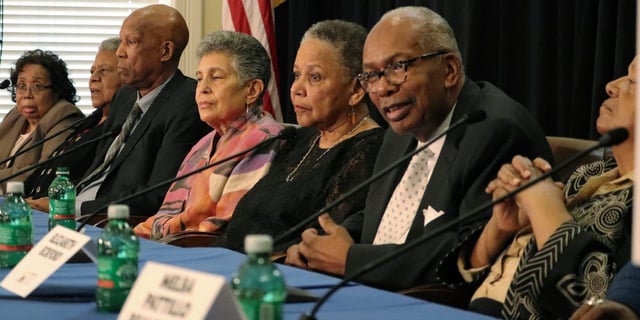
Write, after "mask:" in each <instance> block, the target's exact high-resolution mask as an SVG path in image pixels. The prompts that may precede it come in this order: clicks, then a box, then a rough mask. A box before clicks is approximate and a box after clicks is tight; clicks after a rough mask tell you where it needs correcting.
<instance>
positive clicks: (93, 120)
mask: <svg viewBox="0 0 640 320" xmlns="http://www.w3.org/2000/svg"><path fill="white" fill-rule="evenodd" d="M5 81H8V80H5ZM0 89H2V83H0ZM101 118H102V109H96V111H94V112H93V113H91V114H90V115H89V116H88V117H86V118H82V119H80V120H78V121H76V122H74V123H72V124H71V125H70V126H69V127H67V128H66V129H62V130H60V131H58V132H56V133H54V134H52V135H50V136H48V137H46V138H44V139H42V140H40V141H38V142H36V143H34V144H33V145H31V146H29V147H28V148H24V149H22V150H20V151H18V152H16V153H14V154H13V155H12V156H10V157H7V158H6V159H4V160H2V161H0V165H2V164H4V163H7V162H9V161H13V160H14V159H15V158H17V157H18V156H20V155H22V154H24V153H25V152H28V151H30V150H32V149H34V148H36V147H39V146H41V145H43V144H44V143H45V142H47V141H49V140H51V139H53V138H55V137H57V136H59V135H61V134H63V133H64V132H66V131H67V130H69V129H74V128H76V131H81V130H84V129H87V128H90V127H93V126H94V125H95V124H97V123H98V122H99V121H100V119H101ZM65 142H66V141H65ZM63 144H64V143H63ZM56 150H57V149H56Z"/></svg>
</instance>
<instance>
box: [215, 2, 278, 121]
mask: <svg viewBox="0 0 640 320" xmlns="http://www.w3.org/2000/svg"><path fill="white" fill-rule="evenodd" d="M273 2H274V3H273V6H272V2H271V0H225V1H224V2H223V3H222V29H223V30H231V31H238V32H243V33H246V34H249V35H252V36H254V37H255V38H256V39H258V40H259V41H260V43H262V45H263V46H264V47H265V49H267V52H268V53H269V57H270V58H271V81H269V84H268V85H267V92H265V95H264V102H263V108H264V110H265V111H267V112H269V113H271V114H272V115H273V116H274V118H275V119H276V120H277V121H282V111H281V109H280V96H279V94H278V83H280V81H279V80H280V79H279V75H278V63H277V62H278V56H277V55H276V36H275V28H274V21H273V7H274V6H276V5H278V4H280V3H282V2H284V1H283V0H274V1H273Z"/></svg>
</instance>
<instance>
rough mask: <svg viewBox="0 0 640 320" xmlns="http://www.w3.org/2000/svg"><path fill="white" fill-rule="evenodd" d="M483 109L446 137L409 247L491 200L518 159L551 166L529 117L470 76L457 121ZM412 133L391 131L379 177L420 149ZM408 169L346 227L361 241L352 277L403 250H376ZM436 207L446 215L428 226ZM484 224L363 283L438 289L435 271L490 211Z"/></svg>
mask: <svg viewBox="0 0 640 320" xmlns="http://www.w3.org/2000/svg"><path fill="white" fill-rule="evenodd" d="M476 109H482V110H485V112H486V114H487V118H486V119H485V120H483V121H481V122H478V123H475V124H471V125H468V126H462V127H459V128H458V129H455V130H453V131H451V132H450V133H449V134H447V136H446V138H445V143H444V145H443V147H442V151H441V154H440V156H439V158H438V160H437V162H436V165H435V167H434V170H433V173H432V176H431V179H430V181H429V185H428V186H427V190H428V191H429V192H428V193H425V195H424V196H423V198H422V201H421V204H420V207H419V208H418V212H417V213H416V216H415V219H414V221H413V224H412V227H411V230H410V232H409V235H408V237H407V242H409V241H411V240H412V239H415V238H417V237H419V236H420V235H422V234H423V233H425V232H428V231H429V230H432V229H434V228H437V227H439V226H441V225H442V224H444V223H447V222H449V221H451V220H453V219H456V218H458V217H459V216H465V215H466V214H468V213H469V212H471V211H472V210H474V209H475V208H477V207H479V206H480V205H482V204H484V203H485V202H487V201H490V200H491V198H490V195H488V194H486V193H485V192H484V189H485V188H486V186H487V184H488V183H489V181H491V180H492V179H494V178H495V177H496V174H497V172H498V170H499V169H500V167H501V166H502V164H504V163H507V162H510V161H511V159H512V157H513V156H514V155H516V154H521V155H525V156H528V157H536V156H541V157H544V158H545V159H549V160H550V161H553V157H552V154H551V150H550V148H549V145H548V144H547V141H546V138H545V135H544V134H543V132H542V130H541V129H540V127H539V126H538V124H537V123H536V122H535V120H534V119H533V118H532V117H531V115H530V114H529V113H528V111H527V110H526V109H525V108H524V107H523V106H522V105H520V104H519V103H517V102H516V101H514V100H513V99H511V98H509V97H508V96H507V95H506V94H505V93H503V92H502V91H500V89H498V88H497V87H495V86H493V85H492V84H490V83H486V82H478V83H475V82H472V81H471V79H469V78H467V79H466V82H465V85H464V87H463V89H462V92H461V93H460V96H459V98H458V102H457V104H456V108H455V111H454V114H453V117H452V120H451V123H453V122H455V121H457V120H458V119H460V117H461V116H462V115H463V114H465V113H467V112H470V111H472V110H476ZM416 143H417V141H416V139H415V138H414V137H413V136H411V135H402V136H400V135H397V134H395V133H394V132H393V131H392V130H391V129H388V130H387V133H386V136H385V139H384V142H383V144H382V147H381V149H380V153H379V154H378V158H377V160H376V167H375V169H374V172H376V171H379V170H381V169H383V168H385V167H387V166H388V165H390V164H391V163H393V162H395V161H396V160H397V159H398V158H400V157H401V156H402V155H404V154H406V153H408V152H410V151H412V150H414V149H415V147H416ZM406 166H407V164H405V165H404V166H400V168H397V169H395V170H392V171H391V172H389V173H388V174H387V175H386V176H384V177H383V178H381V179H379V180H378V181H377V182H375V183H373V184H372V185H371V187H370V189H369V193H368V196H367V200H366V205H365V209H364V211H363V212H361V213H360V214H357V215H354V216H352V218H350V219H348V220H346V221H345V222H344V223H343V226H345V227H346V228H347V229H348V230H349V232H350V233H351V235H352V236H353V237H354V239H355V240H356V241H358V239H359V242H358V243H356V244H354V245H353V246H351V248H350V249H349V252H348V255H347V264H346V274H347V275H349V274H350V273H353V272H355V271H357V270H358V269H359V268H361V267H362V266H363V265H365V264H367V263H369V262H371V261H373V260H375V259H377V258H379V257H380V256H382V255H384V254H387V253H388V252H392V251H394V250H396V247H398V245H375V246H374V245H372V244H371V243H372V242H373V239H374V238H375V235H376V232H377V230H378V225H379V223H380V220H381V219H382V215H383V213H384V211H385V208H386V206H387V202H388V201H389V199H390V198H391V195H392V193H393V191H394V189H395V186H396V185H397V184H398V182H399V181H400V179H401V178H402V175H403V173H404V171H405V169H406ZM429 206H431V207H432V208H434V209H435V210H436V211H440V210H441V211H444V213H445V214H443V215H442V216H440V217H438V218H436V219H435V220H433V221H432V222H431V223H429V224H428V225H427V226H426V227H424V216H423V213H422V210H423V209H426V208H428V207H429ZM483 215H484V218H483V219H481V221H480V222H475V223H462V224H460V225H458V226H457V227H455V228H451V229H449V230H447V231H446V232H444V233H442V234H441V235H438V236H436V237H434V238H432V239H431V240H429V241H426V242H425V243H423V244H421V245H420V246H418V247H417V248H414V249H412V250H410V251H409V253H408V254H406V255H403V256H402V257H400V258H395V259H393V261H391V262H389V263H387V264H385V265H383V266H381V267H379V268H377V269H374V270H373V271H371V272H368V273H366V274H365V275H364V276H361V277H359V278H357V280H358V281H361V282H364V283H367V284H371V285H375V286H379V287H383V288H388V289H401V288H408V287H411V286H414V285H417V284H423V283H436V275H435V269H436V267H437V265H438V263H439V261H440V259H442V258H443V257H444V256H445V254H446V253H447V252H448V251H450V250H451V249H453V248H454V247H455V245H456V244H457V243H458V242H459V241H460V240H461V239H463V238H465V237H466V235H467V234H468V233H469V232H471V231H472V230H473V229H474V228H475V227H478V226H479V225H481V224H484V223H486V221H487V219H488V218H489V216H490V215H491V210H487V211H486V212H484V213H483Z"/></svg>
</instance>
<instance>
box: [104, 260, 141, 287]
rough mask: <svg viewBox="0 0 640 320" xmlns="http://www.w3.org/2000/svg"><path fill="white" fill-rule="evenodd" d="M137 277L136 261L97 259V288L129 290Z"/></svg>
mask: <svg viewBox="0 0 640 320" xmlns="http://www.w3.org/2000/svg"><path fill="white" fill-rule="evenodd" d="M137 276H138V261H137V259H130V258H126V259H118V258H113V257H98V287H99V288H104V289H130V288H131V287H133V283H134V282H135V281H136V277H137Z"/></svg>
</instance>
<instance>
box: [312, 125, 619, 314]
mask: <svg viewBox="0 0 640 320" xmlns="http://www.w3.org/2000/svg"><path fill="white" fill-rule="evenodd" d="M628 137H629V132H628V131H627V129H624V128H616V129H613V130H611V131H609V132H607V133H606V134H604V135H602V137H600V139H599V140H598V143H597V144H596V145H594V146H592V147H590V148H588V149H586V150H583V151H581V152H579V153H577V154H576V155H574V156H573V157H571V158H569V159H568V160H566V161H565V162H563V163H562V164H560V165H558V166H556V167H554V168H553V170H550V171H548V172H546V173H544V174H541V175H540V176H538V177H536V178H535V179H532V180H530V181H529V182H527V183H525V184H523V185H521V186H519V187H518V188H516V189H514V190H513V191H511V192H509V193H507V194H505V195H504V196H502V197H499V198H497V199H495V200H492V201H489V202H487V203H485V204H484V205H481V206H479V207H477V208H476V209H475V210H473V211H471V213H470V214H469V215H468V216H462V217H458V218H457V219H454V220H452V221H449V222H448V223H445V224H443V225H441V226H440V227H439V228H434V229H433V230H431V232H428V233H424V234H422V235H421V236H420V237H418V238H415V239H413V240H411V241H410V242H407V243H405V244H403V245H401V246H399V247H398V249H397V250H396V251H393V252H389V253H387V254H385V255H382V256H380V257H379V258H378V259H376V260H373V261H371V262H369V263H367V264H365V265H364V266H362V268H360V269H358V270H356V272H354V273H352V274H350V275H349V276H345V277H343V278H342V280H341V281H340V282H338V284H336V285H335V286H333V287H331V289H330V290H329V291H327V293H325V294H324V295H323V296H322V297H321V298H320V299H319V300H318V302H317V303H316V304H315V305H314V306H313V309H312V310H311V313H310V314H309V315H307V314H302V315H301V316H300V319H301V320H312V319H316V317H315V314H316V313H317V312H318V310H319V309H320V307H321V306H322V304H324V302H325V301H327V299H329V297H331V295H333V293H334V292H336V291H338V289H340V288H341V287H342V286H344V285H345V284H347V283H348V282H349V281H352V280H354V279H355V278H357V277H359V276H361V275H363V274H365V273H366V272H368V271H371V270H373V269H375V268H377V267H379V266H381V265H383V264H385V263H387V262H389V261H391V260H392V259H394V258H397V257H398V256H400V255H402V254H404V253H406V252H407V251H409V250H411V249H413V248H415V247H417V246H418V245H420V244H422V243H423V242H425V241H427V240H429V239H431V238H433V237H435V236H437V235H439V234H440V233H442V232H444V231H446V230H447V229H450V228H452V227H454V226H456V225H458V224H460V223H462V222H471V223H473V222H475V221H476V220H480V219H483V218H484V217H483V216H482V215H480V213H482V212H483V211H485V210H487V209H489V208H491V207H493V206H494V205H496V204H498V203H500V202H502V201H504V200H506V199H508V198H511V197H513V196H515V195H516V194H518V193H519V192H520V191H522V190H524V189H527V188H529V187H531V186H533V185H535V184H536V183H538V182H540V181H542V180H544V179H547V178H549V177H550V176H552V175H554V174H555V173H557V172H558V171H560V170H562V169H564V168H566V167H567V166H568V165H570V164H572V163H573V162H575V161H576V160H578V159H579V158H581V157H583V156H584V155H586V154H588V153H590V152H592V151H593V150H595V149H598V148H602V147H608V146H612V145H617V144H619V143H621V142H623V141H625V140H626V139H627V138H628ZM466 219H469V220H466ZM465 220H466V221H465Z"/></svg>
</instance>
